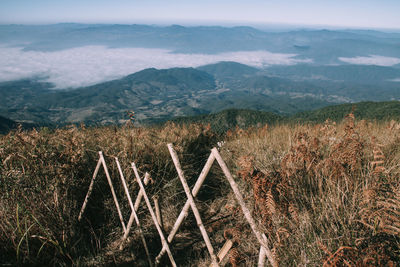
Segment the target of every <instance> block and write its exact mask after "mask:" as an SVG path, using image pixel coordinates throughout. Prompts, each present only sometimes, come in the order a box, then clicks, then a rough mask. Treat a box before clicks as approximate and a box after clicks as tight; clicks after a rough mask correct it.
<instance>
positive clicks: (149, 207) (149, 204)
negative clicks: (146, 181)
mask: <svg viewBox="0 0 400 267" xmlns="http://www.w3.org/2000/svg"><path fill="white" fill-rule="evenodd" d="M132 168H133V171H134V172H135V176H136V181H137V182H138V184H139V186H140V189H141V190H143V197H144V200H145V201H146V205H147V208H148V209H149V212H150V215H151V218H152V219H153V222H154V224H155V226H156V228H157V231H158V234H159V235H160V238H161V242H162V244H163V246H166V247H167V248H166V249H167V253H168V257H169V260H170V262H171V264H172V266H174V267H175V266H176V263H175V260H174V257H173V256H172V253H171V250H170V249H169V246H168V243H167V240H166V239H165V237H164V234H163V232H162V230H161V227H160V226H159V225H158V222H157V217H156V215H155V214H154V211H153V208H152V206H151V203H150V200H149V198H148V197H147V194H146V191H145V189H144V186H143V183H142V181H141V180H140V177H139V173H138V171H137V168H136V165H135V163H134V162H132Z"/></svg>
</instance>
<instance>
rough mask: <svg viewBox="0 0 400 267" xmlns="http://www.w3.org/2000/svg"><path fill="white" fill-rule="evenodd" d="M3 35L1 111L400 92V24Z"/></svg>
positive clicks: (283, 103) (195, 106)
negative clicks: (399, 28) (384, 28)
mask: <svg viewBox="0 0 400 267" xmlns="http://www.w3.org/2000/svg"><path fill="white" fill-rule="evenodd" d="M0 40H1V41H0V57H1V58H2V61H1V62H0V95H1V98H0V112H1V114H2V115H4V116H6V117H8V118H10V119H12V120H17V121H23V122H31V123H55V124H59V123H61V124H62V123H70V122H81V121H83V122H85V123H90V124H93V123H94V124H96V123H101V124H107V123H121V122H123V121H124V120H126V119H127V116H126V112H127V111H128V110H132V111H135V113H136V116H137V119H138V120H139V121H143V122H145V121H147V122H150V121H159V120H165V119H169V118H172V117H176V116H187V115H191V116H192V115H198V114H208V113H210V112H218V111H221V110H223V109H227V108H245V109H253V110H262V111H269V112H273V113H276V114H281V115H287V114H294V113H297V112H300V111H306V110H311V109H315V108H320V107H324V106H328V105H332V104H338V103H351V102H359V101H388V100H397V99H400V34H399V33H389V32H379V31H367V30H341V31H339V30H336V31H334V30H313V29H299V30H292V31H287V32H277V31H274V32H265V31H262V30H258V29H255V28H251V27H232V28H228V27H219V26H218V27H211V26H202V27H183V26H179V25H172V26H165V27H164V26H163V27H162V26H149V25H107V24H95V25H94V24H73V23H70V24H68V23H66V24H54V25H36V26H25V25H0Z"/></svg>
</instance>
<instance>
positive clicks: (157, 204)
mask: <svg viewBox="0 0 400 267" xmlns="http://www.w3.org/2000/svg"><path fill="white" fill-rule="evenodd" d="M153 202H154V208H155V210H156V217H157V222H158V224H159V225H160V227H161V229H163V228H164V226H163V221H162V216H161V210H160V204H159V203H158V197H157V196H154V197H153Z"/></svg>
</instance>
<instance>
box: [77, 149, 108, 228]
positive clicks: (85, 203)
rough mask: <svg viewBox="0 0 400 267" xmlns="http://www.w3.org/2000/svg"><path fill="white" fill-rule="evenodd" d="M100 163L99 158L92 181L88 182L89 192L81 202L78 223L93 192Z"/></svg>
mask: <svg viewBox="0 0 400 267" xmlns="http://www.w3.org/2000/svg"><path fill="white" fill-rule="evenodd" d="M99 153H100V152H99ZM101 163H102V161H101V159H100V158H99V160H98V161H97V165H96V169H95V170H94V173H93V177H92V180H91V181H90V185H89V190H88V192H87V194H86V197H85V201H84V202H83V205H82V208H81V211H80V212H79V216H78V221H80V220H81V219H82V215H83V213H84V212H85V209H86V205H87V203H88V201H89V197H90V195H91V194H92V191H93V185H94V180H95V179H96V177H97V174H98V172H99V169H100V165H101Z"/></svg>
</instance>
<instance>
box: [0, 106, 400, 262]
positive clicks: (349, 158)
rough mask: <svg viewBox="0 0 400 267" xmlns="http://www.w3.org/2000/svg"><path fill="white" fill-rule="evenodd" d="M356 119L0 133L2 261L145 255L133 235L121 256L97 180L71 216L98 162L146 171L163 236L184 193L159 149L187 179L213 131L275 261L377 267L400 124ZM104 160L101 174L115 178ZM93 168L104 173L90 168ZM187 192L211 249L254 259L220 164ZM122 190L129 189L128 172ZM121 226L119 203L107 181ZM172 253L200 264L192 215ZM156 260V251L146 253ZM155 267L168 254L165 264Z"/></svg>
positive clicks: (395, 212)
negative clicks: (229, 127)
mask: <svg viewBox="0 0 400 267" xmlns="http://www.w3.org/2000/svg"><path fill="white" fill-rule="evenodd" d="M397 126H398V124H397V123H396V122H393V121H392V122H388V123H386V122H367V121H356V120H355V118H354V116H352V115H351V114H350V115H349V116H347V117H346V118H345V119H344V120H343V122H341V123H338V124H335V123H332V122H329V121H327V122H325V123H324V124H318V125H276V126H270V127H268V126H265V127H262V128H250V129H247V130H242V129H236V130H235V131H230V132H228V133H227V134H226V135H225V136H217V135H215V134H213V133H212V131H211V130H210V128H209V127H208V126H202V125H188V126H177V125H174V124H168V125H166V126H164V127H160V128H136V127H133V126H132V125H126V126H123V127H103V128H85V127H83V126H81V127H75V126H71V127H69V128H67V129H58V130H49V129H41V130H32V131H22V130H18V131H15V132H12V133H10V134H8V135H5V136H0V191H1V192H0V194H1V196H0V221H1V224H0V263H10V264H37V265H39V264H44V263H45V264H46V265H71V264H74V265H82V266H88V265H93V266H95V265H107V264H111V265H114V264H122V263H129V262H135V263H136V264H141V263H143V264H144V265H145V263H146V258H145V253H144V250H143V248H142V246H141V243H140V238H139V235H138V232H137V231H136V230H134V231H133V232H132V234H131V238H130V240H129V242H128V245H127V248H126V249H124V250H123V251H116V249H115V247H117V246H116V245H115V244H116V242H118V240H119V238H120V237H121V227H120V225H119V220H118V216H117V215H116V212H115V210H114V204H113V202H112V198H111V194H110V192H109V189H108V185H107V182H106V181H105V179H104V176H100V177H99V178H98V180H97V182H96V186H95V189H94V192H93V196H92V197H91V200H90V201H89V206H88V209H87V212H86V213H85V215H84V219H83V222H81V223H78V221H77V216H78V212H79V209H80V205H81V204H82V202H83V199H84V196H85V193H86V190H87V188H88V185H89V182H90V178H91V175H92V172H93V170H94V168H95V165H96V162H97V154H96V152H97V151H99V150H102V151H103V152H104V154H105V155H106V156H117V157H118V158H119V159H120V162H121V165H122V166H123V171H124V173H125V176H126V177H132V171H131V170H130V168H129V163H130V162H131V161H135V162H136V163H137V165H138V166H139V168H140V171H141V173H144V172H145V171H150V173H151V177H152V183H151V185H150V186H149V187H148V188H149V189H148V191H149V194H150V196H153V195H159V196H160V195H162V198H161V199H160V201H161V202H160V204H161V207H162V210H163V217H164V224H165V230H166V232H167V233H168V232H169V230H170V229H171V227H172V225H173V223H174V221H175V219H176V217H177V216H178V213H179V211H180V209H181V208H182V206H183V204H184V201H185V196H184V193H183V188H182V186H181V184H180V182H179V179H177V175H176V171H175V169H174V167H173V164H172V160H171V159H170V156H169V153H168V149H167V147H166V144H167V143H169V142H172V143H173V144H174V146H175V148H176V150H177V151H178V154H179V156H180V160H181V161H182V162H181V163H182V166H184V171H185V174H186V176H187V179H188V182H189V184H190V185H193V184H194V182H195V179H196V178H197V176H198V174H199V172H200V171H201V168H202V167H203V164H204V163H205V161H206V159H207V157H208V154H209V153H210V149H211V148H212V147H213V146H216V144H217V142H218V141H221V140H222V139H221V138H224V141H225V144H224V145H223V146H222V148H221V153H222V156H223V158H224V159H225V160H226V162H227V164H228V166H229V168H230V170H231V172H232V173H233V174H236V177H235V178H236V181H237V182H238V184H239V186H240V188H241V191H242V193H243V194H244V195H245V200H246V202H247V204H248V205H249V207H251V208H252V210H253V214H254V216H255V217H256V218H257V221H258V222H259V223H260V227H261V228H262V229H263V231H264V233H265V234H266V235H267V237H268V238H269V240H271V246H272V247H271V249H272V251H273V254H274V257H275V259H276V261H278V262H279V263H280V265H281V266H306V265H307V266H321V265H324V266H348V265H350V266H377V265H387V266H390V265H393V266H395V265H396V263H397V262H399V261H400V256H399V245H400V212H399V208H400V191H399V190H400V181H399V175H400V146H399V139H400V138H399V137H400V127H397ZM112 160H113V159H112V158H111V157H106V161H107V163H108V164H109V168H110V172H111V175H112V176H113V177H114V178H115V179H118V174H117V169H116V167H115V165H113V164H112ZM101 175H103V174H101ZM206 181H207V182H206V184H205V190H202V191H200V192H201V193H200V195H199V196H198V198H197V200H198V203H199V208H200V212H201V213H202V217H203V219H204V223H205V225H206V228H207V231H208V232H209V234H210V235H211V237H212V242H213V245H214V246H215V248H218V247H221V246H222V244H223V243H224V242H225V240H226V239H227V238H230V239H233V240H234V249H233V250H232V251H231V253H230V256H229V261H230V264H231V266H253V265H256V263H257V259H258V252H259V244H258V243H257V241H256V239H255V237H254V236H253V235H252V232H251V230H250V228H249V226H248V224H247V223H246V221H245V220H244V219H243V216H242V215H241V211H240V209H239V208H238V206H237V204H236V202H235V201H234V197H233V195H232V194H231V193H230V190H229V187H228V184H227V182H226V181H225V180H224V179H223V175H222V173H221V171H220V170H219V169H218V168H217V167H216V166H214V167H213V168H212V171H211V174H210V177H208V178H207V180H206ZM128 184H129V188H130V190H131V192H132V195H135V194H137V191H138V186H137V185H136V184H135V183H134V181H133V179H128ZM115 187H116V191H117V195H118V198H119V199H121V204H122V210H123V213H124V215H125V218H126V220H127V218H128V216H129V213H130V212H129V206H128V205H127V202H126V201H125V196H124V192H123V188H122V186H120V185H119V182H118V180H115ZM139 217H140V218H141V222H142V224H143V225H144V227H143V228H144V230H145V236H146V239H147V240H148V242H149V247H150V248H151V253H153V254H156V253H157V252H158V251H159V250H160V249H161V244H160V241H159V238H158V235H157V233H156V229H155V227H154V226H153V225H152V222H151V220H150V218H149V215H148V213H147V212H146V209H145V208H144V207H142V208H141V209H140V210H139ZM173 244H174V245H173V248H174V249H173V253H174V255H176V257H177V260H178V262H179V263H180V264H181V265H190V266H197V265H205V266H207V263H206V262H207V259H208V255H207V253H206V250H205V246H204V245H203V244H202V243H201V236H200V234H199V231H198V229H197V227H196V223H195V220H194V218H193V216H189V217H188V218H187V220H186V221H185V223H184V224H183V226H182V229H181V230H180V232H179V234H178V236H177V240H176V242H174V243H173ZM153 256H155V255H153ZM165 263H167V261H165Z"/></svg>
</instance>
